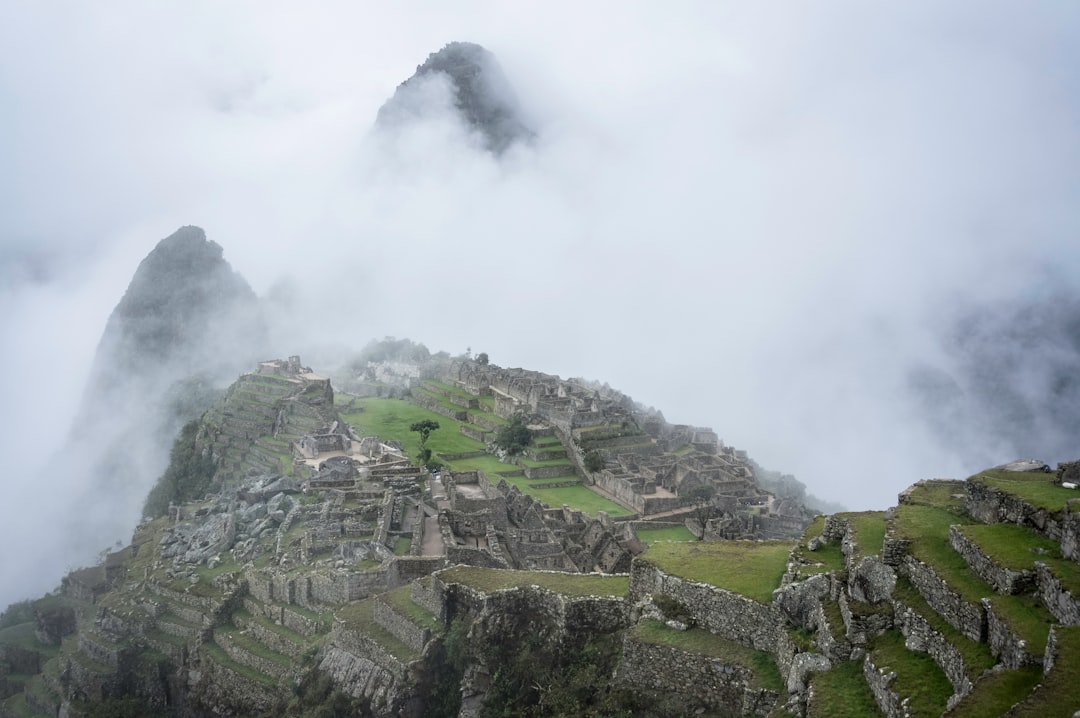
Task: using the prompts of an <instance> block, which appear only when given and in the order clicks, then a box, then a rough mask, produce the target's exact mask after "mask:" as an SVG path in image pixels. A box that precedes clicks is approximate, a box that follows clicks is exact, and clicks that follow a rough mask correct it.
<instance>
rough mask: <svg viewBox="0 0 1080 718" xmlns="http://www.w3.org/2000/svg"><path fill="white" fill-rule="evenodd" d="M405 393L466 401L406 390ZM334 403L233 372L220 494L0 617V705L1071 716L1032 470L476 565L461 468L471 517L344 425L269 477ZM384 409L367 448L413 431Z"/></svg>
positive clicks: (1071, 597)
mask: <svg viewBox="0 0 1080 718" xmlns="http://www.w3.org/2000/svg"><path fill="white" fill-rule="evenodd" d="M418 386H422V387H424V388H425V391H428V392H431V391H434V390H436V389H440V388H442V390H443V391H445V392H447V393H448V394H453V395H454V398H455V399H457V400H458V401H459V402H463V403H465V404H471V403H472V402H473V401H474V400H476V401H477V403H482V402H479V401H478V400H477V399H476V397H475V396H472V395H468V396H467V394H468V392H465V391H464V390H463V389H462V388H461V387H451V386H450V385H445V387H443V385H441V384H440V383H439V382H436V381H434V380H431V379H428V380H425V381H423V382H420V384H419V385H418ZM441 396H446V395H441ZM384 401H385V400H384ZM396 401H397V403H399V404H401V405H402V407H403V409H402V411H403V412H404V407H412V405H411V404H406V403H405V402H401V401H400V400H396ZM333 405H334V399H333V394H332V392H331V391H330V389H329V382H327V381H326V380H324V379H322V378H320V377H317V376H315V375H313V374H312V373H311V372H309V371H307V370H306V369H304V368H303V367H300V366H299V360H298V359H296V360H290V361H288V362H265V363H263V364H261V365H260V368H259V372H256V373H252V374H249V375H247V376H246V377H245V378H243V379H242V380H241V381H239V382H237V384H236V385H235V386H234V387H233V388H232V389H231V390H230V391H229V393H228V396H227V398H226V399H224V400H222V401H221V402H219V403H218V404H217V405H216V406H215V408H214V409H213V410H212V411H211V412H208V414H207V415H206V416H205V417H204V418H203V420H202V422H201V423H200V426H199V429H198V432H197V435H198V438H197V439H196V441H195V445H196V446H199V447H201V449H200V452H202V453H200V454H199V455H201V456H204V457H212V458H214V459H215V461H218V464H217V466H218V469H217V470H218V471H221V470H223V469H224V470H226V471H227V474H226V475H227V476H228V477H229V478H228V479H222V480H221V481H220V487H221V488H220V490H217V489H215V491H216V493H211V494H210V495H207V496H200V497H197V498H196V499H195V500H193V501H187V502H183V503H181V504H179V505H178V506H175V507H174V510H173V512H172V513H171V515H170V516H168V517H163V518H159V519H155V520H154V521H150V522H147V523H144V524H143V525H142V526H140V528H139V529H138V530H137V532H136V534H135V536H134V539H133V542H132V544H131V546H129V547H127V548H125V549H123V550H122V551H118V552H115V553H113V554H111V555H110V556H109V557H107V559H106V561H105V562H104V563H103V564H101V565H100V566H96V567H93V568H91V569H85V570H81V571H77V572H74V573H72V574H71V575H69V576H68V577H67V578H66V579H65V581H64V586H63V592H62V595H59V596H54V597H49V598H47V599H43V600H42V601H40V602H37V603H36V604H35V605H34V607H33V608H34V609H36V610H34V611H33V614H32V617H31V615H30V613H29V612H28V611H26V610H21V611H20V610H16V611H13V612H12V613H11V616H12V618H11V625H10V626H8V627H6V628H4V629H3V631H2V632H0V645H2V646H4V649H3V650H4V653H3V655H4V656H5V660H6V661H7V664H8V665H7V666H5V667H4V668H2V669H0V686H2V687H3V688H2V690H3V691H4V692H5V693H8V694H10V695H8V696H7V697H6V698H4V699H3V701H2V702H0V715H20V716H22V715H46V714H47V715H55V714H56V712H57V711H58V710H66V711H68V713H69V714H71V715H94V711H106V712H108V711H112V713H113V714H120V711H124V710H127V711H131V712H134V713H135V714H137V712H138V711H143V712H146V711H151V712H155V713H158V714H161V713H164V712H168V711H178V712H179V714H181V715H206V714H219V713H222V712H228V711H232V712H234V713H235V712H237V711H239V712H242V713H244V714H247V715H295V716H304V715H325V714H333V712H334V711H336V712H337V714H348V713H349V711H352V712H354V713H355V712H359V713H361V714H372V715H379V716H382V715H386V716H389V715H404V716H419V715H426V716H440V715H447V716H449V715H459V714H461V715H496V714H503V713H504V712H505V711H507V710H509V711H510V712H511V713H512V714H514V715H537V716H539V715H652V716H675V715H689V714H697V715H713V716H733V715H760V716H765V715H786V714H790V715H811V716H822V715H829V716H836V715H867V714H872V713H873V712H878V713H880V714H882V715H889V716H894V715H897V716H898V715H915V716H936V715H942V714H947V715H951V716H968V715H971V716H975V715H978V716H987V715H1067V714H1070V713H1071V712H1072V711H1074V710H1076V709H1078V708H1080V701H1078V699H1077V697H1076V695H1075V692H1074V691H1073V690H1072V689H1071V686H1072V685H1073V680H1074V676H1075V674H1076V672H1077V670H1078V669H1077V666H1078V665H1080V663H1078V661H1080V652H1078V650H1077V647H1078V645H1080V643H1078V642H1077V641H1076V640H1075V639H1076V635H1074V634H1076V631H1077V627H1080V600H1078V598H1077V597H1080V563H1078V561H1077V559H1078V557H1080V549H1078V543H1080V542H1078V538H1080V516H1077V515H1075V514H1072V513H1070V512H1069V511H1068V509H1067V502H1068V501H1069V500H1070V499H1072V498H1074V497H1075V496H1076V494H1075V492H1074V491H1073V490H1071V489H1068V488H1065V487H1063V486H1061V485H1059V484H1058V483H1056V482H1055V476H1054V475H1052V474H1049V473H1045V472H1041V471H1040V472H1015V471H1006V470H991V471H986V472H983V473H980V474H978V475H976V476H973V477H971V478H970V479H968V480H967V481H946V480H937V481H928V482H920V483H918V484H916V485H914V486H913V487H911V488H910V489H909V490H907V491H905V492H904V493H903V494H901V496H900V498H899V504H898V506H897V507H896V508H895V509H894V510H891V511H889V512H885V511H877V512H873V511H871V512H859V513H841V514H834V515H832V516H829V517H819V518H818V519H816V520H815V521H814V522H813V523H812V524H811V525H810V527H809V528H808V529H807V530H806V532H805V534H804V535H803V537H802V538H801V539H800V540H799V541H768V542H764V541H716V542H708V541H707V542H701V541H697V540H692V541H684V542H677V543H653V544H652V545H651V546H650V548H648V549H647V550H645V551H644V553H642V554H641V555H639V556H637V557H636V558H634V559H633V562H632V563H631V565H630V571H629V574H628V575H627V574H622V575H600V574H581V573H565V572H554V571H535V570H507V569H503V568H497V567H494V566H492V565H449V564H451V563H453V562H452V561H450V560H448V557H449V556H450V555H453V556H456V557H461V558H465V559H468V558H469V557H472V558H473V559H476V560H480V559H481V558H482V556H481V554H480V553H476V552H470V551H469V550H468V548H469V547H467V546H462V545H461V544H460V543H459V542H458V539H457V538H456V537H457V536H458V534H455V533H454V531H456V530H465V529H466V528H467V527H466V526H465V525H464V522H466V521H468V520H473V521H475V520H477V517H478V516H480V515H487V516H492V515H493V512H495V511H496V510H497V502H495V500H494V499H495V497H494V496H493V495H491V494H489V493H486V492H485V491H481V490H479V489H478V488H476V487H478V486H480V485H479V484H470V483H468V481H469V480H470V479H469V478H468V477H467V476H462V477H460V480H461V481H462V484H463V485H464V486H466V487H473V488H469V489H468V490H467V491H463V493H461V494H460V496H458V497H457V498H458V500H461V501H466V502H467V501H473V502H476V501H479V502H481V503H479V504H474V505H472V508H479V512H472V511H471V510H465V509H466V507H465V506H464V504H460V503H455V502H454V501H450V502H449V505H446V504H440V503H439V501H440V500H441V499H440V497H439V496H437V495H435V493H434V491H433V489H434V488H435V487H437V486H438V483H441V482H434V481H431V479H430V476H429V474H427V472H421V471H419V470H417V468H416V467H414V466H410V464H409V462H408V461H407V460H405V459H404V458H403V457H402V456H401V454H400V453H395V450H393V449H392V447H389V446H388V445H387V444H385V441H384V442H379V441H375V440H374V439H373V437H365V438H363V439H362V440H361V439H360V437H358V436H357V435H355V434H353V435H352V436H351V438H350V441H352V440H357V441H358V442H359V443H361V444H364V445H365V446H366V447H367V449H365V451H367V450H368V449H370V450H371V451H372V452H373V453H371V454H368V453H365V454H364V457H367V458H365V459H364V460H363V461H361V463H362V464H363V467H362V469H361V471H360V472H359V473H358V474H349V475H348V477H347V478H342V475H340V474H338V473H335V471H336V470H334V466H337V464H334V463H333V462H331V461H329V460H324V461H319V460H318V458H321V457H318V458H317V459H315V463H317V464H318V465H319V466H320V469H319V471H318V472H317V473H312V474H310V475H308V476H306V477H305V476H304V475H303V474H299V475H291V476H290V475H285V476H281V475H280V474H282V473H284V474H288V471H284V472H279V471H277V469H285V468H293V469H294V472H295V469H296V468H298V467H300V466H301V464H300V463H298V462H299V461H300V459H299V457H297V458H296V459H294V462H293V463H291V464H289V466H288V467H286V463H285V462H283V461H280V460H279V459H281V458H284V457H279V456H276V455H275V453H274V450H273V449H274V444H273V442H274V441H286V438H285V437H289V438H288V439H287V441H288V442H289V443H290V444H291V449H292V451H293V454H292V455H293V456H296V454H297V451H299V450H300V449H301V448H303V447H308V448H309V449H310V447H311V446H313V444H311V443H305V442H307V440H309V439H314V438H316V437H322V439H320V441H324V442H325V443H324V444H320V446H323V447H324V448H326V447H330V446H331V444H332V443H333V442H332V441H331V439H332V437H333V436H342V435H338V434H334V430H333V423H334V422H335V421H338V419H337V418H335V417H336V416H337V415H336V414H334V413H333ZM358 406H360V404H359V402H357V403H356V405H355V406H354V409H355V408H358ZM453 406H455V407H459V408H460V407H461V406H462V404H461V403H457V404H453ZM405 413H406V414H407V413H408V412H405ZM465 413H466V415H469V410H466V412H465ZM475 413H476V414H477V415H483V414H485V413H486V412H485V411H483V410H479V409H476V410H475ZM363 415H364V412H358V413H357V414H356V416H359V417H363ZM407 418H408V417H407ZM481 418H482V417H481ZM327 421H329V422H330V424H331V425H330V426H326V425H325V422H327ZM379 423H380V425H382V426H387V427H389V426H392V425H395V424H394V422H390V421H388V420H386V419H385V417H384V418H382V419H380V420H379ZM408 424H409V422H408V420H406V421H405V423H404V424H400V427H401V428H399V429H397V430H396V431H398V432H400V434H399V435H396V436H393V437H391V436H387V437H381V438H383V439H384V440H391V439H405V438H409V439H410V440H413V441H415V437H406V436H405V435H404V434H405V433H407V432H408V431H409V430H408ZM462 426H463V427H465V428H466V430H467V431H469V432H474V429H470V428H469V426H474V427H476V428H480V427H479V425H473V424H469V423H463V424H462ZM290 427H291V428H290ZM489 428H490V427H489ZM438 431H442V428H440V429H439V430H438ZM188 433H189V434H190V433H191V432H190V431H189V432H188ZM188 439H190V437H188ZM267 441H269V442H270V443H269V444H266V443H265V442H267ZM549 442H550V437H540V439H539V441H538V442H534V444H533V445H532V448H533V449H534V450H539V451H550V449H549V448H548V447H550V446H551V443H549ZM452 448H457V446H456V445H455V444H454V442H452V441H447V444H446V449H448V450H449V449H452ZM197 453H198V452H197ZM335 453H336V451H328V454H327V455H332V454H335ZM189 458H190V457H189ZM331 458H332V457H331ZM358 460H360V459H359V456H358ZM339 463H340V462H339ZM452 479H453V477H450V476H447V477H446V478H445V480H444V481H445V482H446V483H445V486H447V487H451V488H450V490H449V491H448V493H449V494H450V496H451V497H452V498H453V497H454V496H455V493H454V491H453V490H452V485H453V481H452ZM303 484H306V486H303ZM537 511H538V510H537V509H536V507H535V505H532V504H529V509H528V512H531V513H529V516H530V517H533V518H535V519H536V521H535V522H534V523H531V524H528V525H527V528H525V529H522V528H518V527H515V528H514V531H515V532H520V531H523V530H524V531H527V532H528V533H530V534H532V535H535V536H540V535H541V533H542V530H543V527H544V526H545V525H546V526H548V527H550V526H552V525H554V523H553V522H554V521H555V517H556V516H558V515H562V514H563V513H564V512H563V510H561V509H558V510H555V509H551V510H547V511H545V512H544V513H543V514H540V513H537ZM410 516H412V517H414V526H420V525H426V522H427V520H428V519H429V518H431V519H435V520H436V524H435V525H436V526H438V527H439V531H438V533H437V535H438V536H440V538H441V539H442V540H443V543H442V546H443V550H445V551H447V552H453V554H450V553H447V554H445V555H444V554H442V553H439V552H436V553H434V554H428V553H426V552H425V551H424V550H421V549H420V547H419V546H417V544H416V542H415V541H411V540H410V536H411V537H413V538H415V537H416V536H420V537H421V538H422V537H423V535H424V534H423V532H422V531H420V529H419V528H417V529H416V531H419V533H410V531H406V530H405V529H403V525H404V524H405V523H407V522H408V520H409V519H408V517H410ZM530 520H532V519H530ZM417 521H418V522H419V523H416V522H417ZM451 524H453V525H451ZM624 526H626V527H628V528H629V530H631V531H632V530H633V528H634V524H632V523H629V522H628V523H626V524H624ZM564 530H569V529H564ZM498 535H499V532H498V531H488V532H487V534H486V537H487V540H493V539H494V538H495V537H497V536H498ZM504 535H505V534H504ZM402 541H404V545H405V548H406V550H405V551H404V552H401V555H394V553H393V549H396V548H397V547H398V546H399V545H400V544H401V543H402ZM447 541H448V542H449V543H447ZM412 547H416V549H417V550H411V549H412ZM488 555H492V556H493V555H497V551H495V549H492V553H490V554H488ZM485 560H486V559H485ZM2 623H4V621H0V624H2ZM1010 711H1011V712H1010ZM99 714H100V713H99Z"/></svg>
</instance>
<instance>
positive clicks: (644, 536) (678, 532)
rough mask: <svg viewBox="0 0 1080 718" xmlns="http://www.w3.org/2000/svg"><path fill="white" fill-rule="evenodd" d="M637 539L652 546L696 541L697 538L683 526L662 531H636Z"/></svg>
mask: <svg viewBox="0 0 1080 718" xmlns="http://www.w3.org/2000/svg"><path fill="white" fill-rule="evenodd" d="M636 533H637V537H638V539H639V540H641V541H642V542H644V543H647V544H653V543H656V542H657V541H697V537H696V536H694V534H692V533H690V529H688V528H686V527H685V526H672V527H670V528H663V529H637V531H636Z"/></svg>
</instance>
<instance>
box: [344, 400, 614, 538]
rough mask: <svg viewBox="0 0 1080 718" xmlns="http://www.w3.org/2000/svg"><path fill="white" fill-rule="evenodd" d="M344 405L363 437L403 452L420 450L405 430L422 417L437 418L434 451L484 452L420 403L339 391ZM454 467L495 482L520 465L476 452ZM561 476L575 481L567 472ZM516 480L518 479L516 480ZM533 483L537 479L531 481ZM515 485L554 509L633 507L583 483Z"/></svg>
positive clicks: (587, 510)
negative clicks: (556, 486) (393, 443)
mask: <svg viewBox="0 0 1080 718" xmlns="http://www.w3.org/2000/svg"><path fill="white" fill-rule="evenodd" d="M338 396H339V398H340V399H341V401H340V403H341V405H342V406H347V407H349V413H347V414H343V415H342V419H344V420H345V422H346V423H348V424H351V425H352V426H353V427H354V428H355V429H356V430H357V433H359V434H361V435H364V436H371V435H375V436H378V437H380V438H381V439H383V440H391V439H392V440H394V441H398V442H400V443H401V445H402V446H403V447H404V448H405V454H406V456H409V457H415V456H416V454H417V453H419V451H420V435H419V434H418V433H417V432H415V431H409V426H411V425H412V424H414V423H416V422H418V421H424V420H425V419H428V420H432V421H437V422H439V428H438V429H436V430H435V431H433V432H431V436H430V437H429V438H428V442H427V447H428V448H429V449H431V450H432V452H434V453H435V454H436V455H446V454H450V455H452V454H465V453H469V452H475V451H483V450H484V448H485V447H484V444H483V443H482V442H480V441H477V440H475V439H471V438H469V437H467V436H465V435H464V434H461V433H460V432H459V428H460V427H461V422H459V421H455V420H454V419H450V418H448V417H445V416H443V415H441V414H436V413H435V412H433V411H429V410H427V409H425V408H423V407H421V406H417V405H416V404H412V403H410V402H407V401H404V400H401V399H378V398H371V397H368V398H361V399H357V398H355V397H345V396H343V395H340V394H339V395H338ZM530 463H531V464H533V465H536V466H552V465H566V467H567V470H568V471H567V473H573V472H572V467H571V466H570V462H569V461H567V460H566V459H561V460H559V461H547V462H530ZM447 464H448V465H449V467H450V469H451V470H453V471H483V472H484V474H485V475H486V476H487V477H488V479H490V480H491V482H492V483H498V481H499V474H500V473H501V472H507V473H512V472H516V471H520V470H521V469H520V468H519V467H517V466H514V465H513V464H504V463H502V462H501V461H499V460H498V458H496V457H495V456H490V455H489V456H478V457H474V458H471V459H462V460H459V461H450V462H447ZM564 480H574V477H572V476H568V477H567V478H566V479H564ZM515 483H517V482H516V481H515ZM532 483H536V482H532ZM519 488H521V490H522V491H524V492H525V493H528V494H530V495H531V496H534V497H535V498H536V499H537V500H539V501H542V502H543V503H545V504H547V505H548V506H550V507H552V508H561V507H562V505H563V504H566V505H567V506H569V507H570V508H572V509H575V510H578V511H582V512H585V513H588V514H591V515H593V516H595V515H596V513H597V512H598V511H606V512H607V513H608V515H609V516H612V517H615V516H630V515H632V514H633V513H634V512H633V511H631V510H629V509H627V508H625V507H623V506H621V505H619V504H617V503H615V502H614V501H611V500H609V499H606V498H604V497H603V496H601V495H600V494H598V493H596V492H594V491H592V490H590V489H589V488H588V487H586V486H585V485H584V484H578V485H576V486H568V487H563V488H559V489H532V488H529V486H528V484H527V483H520V484H519Z"/></svg>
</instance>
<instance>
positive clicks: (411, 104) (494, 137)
mask: <svg viewBox="0 0 1080 718" xmlns="http://www.w3.org/2000/svg"><path fill="white" fill-rule="evenodd" d="M440 79H441V80H445V81H446V82H448V83H449V88H448V89H449V91H450V98H449V99H450V101H451V102H452V104H453V107H454V108H455V109H456V110H457V112H458V113H459V114H460V116H461V119H462V121H463V122H464V123H465V124H466V126H468V127H469V128H470V129H472V130H475V131H477V132H479V133H480V135H481V136H482V137H483V139H484V144H485V147H486V148H487V149H488V150H490V151H491V152H494V153H496V154H501V153H502V152H503V151H505V150H506V149H507V148H508V147H509V146H510V145H511V144H513V143H514V142H518V141H521V140H527V139H529V138H530V137H532V136H533V134H534V133H533V131H532V130H530V129H529V128H528V127H527V126H526V125H525V123H524V122H523V121H522V119H521V116H520V110H519V108H518V103H517V98H516V97H515V95H514V91H513V89H512V88H511V87H510V83H509V82H508V81H507V79H506V77H505V75H503V72H502V69H501V68H500V67H499V63H498V62H497V61H496V60H495V56H494V55H492V54H491V53H490V52H488V51H487V50H485V49H484V48H483V47H481V46H480V45H476V44H474V43H471V42H452V43H450V44H448V45H447V46H446V47H444V48H443V49H441V50H439V51H438V52H435V53H432V54H431V55H429V56H428V59H427V60H426V61H425V62H424V64H423V65H420V66H419V67H417V68H416V73H415V74H413V76H412V77H410V78H409V79H408V80H406V81H405V82H403V83H402V84H401V85H399V86H398V88H397V90H396V91H395V92H394V96H393V97H392V98H390V100H389V101H388V102H387V103H386V104H385V105H383V106H382V108H380V109H379V114H378V118H377V119H376V125H377V126H379V127H383V128H390V129H392V128H394V127H396V126H401V125H403V124H407V123H410V122H414V121H416V120H422V119H424V118H426V117H430V116H431V115H432V114H433V113H435V112H438V111H439V110H440V109H441V108H440V107H439V102H440V100H441V99H445V98H440V89H441V88H439V87H432V86H431V84H430V83H431V81H432V80H434V81H436V82H438V81H439V80H440Z"/></svg>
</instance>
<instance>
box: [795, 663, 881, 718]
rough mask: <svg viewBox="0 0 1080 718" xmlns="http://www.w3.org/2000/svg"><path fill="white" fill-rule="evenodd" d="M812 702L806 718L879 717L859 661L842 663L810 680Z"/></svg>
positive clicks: (879, 713) (878, 711) (879, 712)
mask: <svg viewBox="0 0 1080 718" xmlns="http://www.w3.org/2000/svg"><path fill="white" fill-rule="evenodd" d="M810 686H811V689H812V690H813V692H814V699H813V700H812V701H811V702H810V705H809V706H807V708H808V710H807V712H806V716H807V718H865V716H879V715H881V711H880V710H879V709H878V705H877V702H876V701H875V700H874V694H873V693H871V692H870V686H868V685H867V684H866V679H865V678H864V677H863V672H862V661H845V662H843V663H840V664H839V665H837V666H835V667H834V668H833V669H832V670H829V671H825V672H823V673H815V674H814V675H813V677H812V678H811V679H810Z"/></svg>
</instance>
